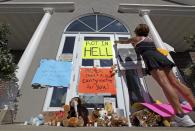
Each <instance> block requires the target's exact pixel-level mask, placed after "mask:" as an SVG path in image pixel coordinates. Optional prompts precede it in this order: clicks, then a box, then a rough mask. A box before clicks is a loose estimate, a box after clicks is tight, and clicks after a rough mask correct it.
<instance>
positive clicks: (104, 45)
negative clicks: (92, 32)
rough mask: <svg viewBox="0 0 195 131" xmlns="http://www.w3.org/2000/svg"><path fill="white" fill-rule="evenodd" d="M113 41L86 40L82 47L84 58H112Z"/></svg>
mask: <svg viewBox="0 0 195 131" xmlns="http://www.w3.org/2000/svg"><path fill="white" fill-rule="evenodd" d="M112 57H113V54H112V43H111V41H110V40H86V41H84V43H83V47H82V58H83V59H111V58H112Z"/></svg>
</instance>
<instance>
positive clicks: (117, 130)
mask: <svg viewBox="0 0 195 131" xmlns="http://www.w3.org/2000/svg"><path fill="white" fill-rule="evenodd" d="M27 130H28V131H100V130H101V131H195V127H191V128H185V127H147V128H143V127H96V128H94V127H91V128H90V127H77V128H72V127H54V126H39V127H36V126H29V125H27V126H24V125H12V124H8V125H0V131H27Z"/></svg>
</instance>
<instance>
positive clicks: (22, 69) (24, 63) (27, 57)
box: [16, 8, 53, 88]
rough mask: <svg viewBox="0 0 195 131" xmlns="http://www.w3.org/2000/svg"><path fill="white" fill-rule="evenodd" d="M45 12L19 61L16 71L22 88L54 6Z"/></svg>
mask: <svg viewBox="0 0 195 131" xmlns="http://www.w3.org/2000/svg"><path fill="white" fill-rule="evenodd" d="M43 10H44V12H45V14H44V16H43V18H42V20H41V22H40V23H39V25H38V27H37V29H36V30H35V32H34V34H33V36H32V38H31V40H30V41H29V43H28V45H27V47H26V49H25V51H24V53H23V55H22V57H21V59H20V61H19V63H18V70H17V71H16V77H17V78H18V85H19V88H21V85H22V83H23V81H24V78H25V76H26V73H27V71H28V69H29V67H30V65H31V62H32V60H33V57H34V55H35V53H36V51H37V48H38V46H39V44H40V41H41V38H42V36H43V34H44V31H45V29H46V27H47V25H48V23H49V20H50V18H51V15H52V14H53V9H52V8H45V9H43Z"/></svg>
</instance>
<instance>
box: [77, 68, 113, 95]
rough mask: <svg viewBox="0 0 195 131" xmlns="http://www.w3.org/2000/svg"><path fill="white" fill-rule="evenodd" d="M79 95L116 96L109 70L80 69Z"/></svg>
mask: <svg viewBox="0 0 195 131" xmlns="http://www.w3.org/2000/svg"><path fill="white" fill-rule="evenodd" d="M78 92H79V93H81V94H82V93H85V94H116V87H115V79H114V77H113V76H112V74H111V69H98V68H81V69H80V81H79V86H78Z"/></svg>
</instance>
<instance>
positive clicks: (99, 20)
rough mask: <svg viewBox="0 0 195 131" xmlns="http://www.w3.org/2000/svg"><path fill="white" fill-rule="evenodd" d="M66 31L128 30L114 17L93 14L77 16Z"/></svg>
mask: <svg viewBox="0 0 195 131" xmlns="http://www.w3.org/2000/svg"><path fill="white" fill-rule="evenodd" d="M66 32H128V30H127V28H126V27H125V26H124V25H123V24H122V23H120V22H119V21H118V20H116V19H114V18H111V17H108V16H104V15H102V14H98V15H94V14H93V15H88V16H84V17H81V18H78V19H77V20H75V21H74V22H72V23H71V24H70V25H69V27H68V28H67V29H66Z"/></svg>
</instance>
